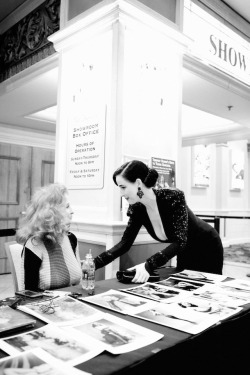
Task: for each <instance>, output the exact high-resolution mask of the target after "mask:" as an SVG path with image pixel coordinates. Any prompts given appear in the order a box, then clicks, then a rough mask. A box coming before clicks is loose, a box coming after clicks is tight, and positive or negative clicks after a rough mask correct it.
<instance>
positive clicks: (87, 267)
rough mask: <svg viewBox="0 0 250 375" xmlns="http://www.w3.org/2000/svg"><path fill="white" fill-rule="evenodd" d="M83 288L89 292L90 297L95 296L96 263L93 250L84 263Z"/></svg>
mask: <svg viewBox="0 0 250 375" xmlns="http://www.w3.org/2000/svg"><path fill="white" fill-rule="evenodd" d="M82 288H83V289H85V290H87V292H88V294H89V295H93V294H95V263H94V259H93V257H92V254H91V249H90V250H89V252H88V254H86V256H85V259H84V260H83V261H82Z"/></svg>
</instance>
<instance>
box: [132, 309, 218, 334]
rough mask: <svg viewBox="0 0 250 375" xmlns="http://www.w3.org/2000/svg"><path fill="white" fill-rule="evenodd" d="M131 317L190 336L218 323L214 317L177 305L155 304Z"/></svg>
mask: <svg viewBox="0 0 250 375" xmlns="http://www.w3.org/2000/svg"><path fill="white" fill-rule="evenodd" d="M133 316H136V317H137V318H141V319H145V320H149V321H151V322H154V323H158V324H162V325H164V326H167V327H171V328H174V329H177V330H180V331H184V332H187V333H190V334H197V333H200V332H202V331H204V330H205V329H207V328H208V327H211V326H213V325H214V324H216V323H217V322H218V321H219V319H218V317H216V316H208V315H206V316H205V315H204V314H203V313H201V312H198V311H195V310H192V311H190V310H186V309H183V308H182V307H180V306H179V305H178V303H170V304H162V303H156V304H155V305H154V306H153V307H151V308H149V309H145V310H144V311H141V312H139V313H137V314H133Z"/></svg>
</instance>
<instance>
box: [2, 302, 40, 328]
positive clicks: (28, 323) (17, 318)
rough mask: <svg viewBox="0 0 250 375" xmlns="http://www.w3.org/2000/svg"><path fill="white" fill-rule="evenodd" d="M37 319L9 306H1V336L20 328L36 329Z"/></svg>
mask: <svg viewBox="0 0 250 375" xmlns="http://www.w3.org/2000/svg"><path fill="white" fill-rule="evenodd" d="M35 323H36V319H35V318H33V317H32V316H29V315H27V314H25V313H23V312H21V311H18V310H14V309H12V308H11V307H9V306H7V305H5V306H4V305H3V306H0V334H1V333H5V332H8V331H12V330H13V329H17V328H20V327H34V325H35Z"/></svg>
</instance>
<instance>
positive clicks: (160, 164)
mask: <svg viewBox="0 0 250 375" xmlns="http://www.w3.org/2000/svg"><path fill="white" fill-rule="evenodd" d="M152 168H154V169H156V170H157V172H158V173H159V177H158V180H157V182H156V186H155V187H156V188H168V187H176V185H175V183H176V181H175V161H174V160H169V159H161V158H154V157H152Z"/></svg>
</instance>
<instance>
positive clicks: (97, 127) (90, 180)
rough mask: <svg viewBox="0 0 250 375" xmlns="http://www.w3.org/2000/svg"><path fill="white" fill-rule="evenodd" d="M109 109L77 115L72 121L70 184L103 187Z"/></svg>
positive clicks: (68, 163) (69, 131)
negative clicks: (91, 113) (92, 113)
mask: <svg viewBox="0 0 250 375" xmlns="http://www.w3.org/2000/svg"><path fill="white" fill-rule="evenodd" d="M105 128H106V110H102V111H100V113H99V114H98V113H97V114H96V115H92V116H88V117H84V116H81V115H79V114H78V115H77V114H75V115H74V116H72V119H71V120H70V121H69V124H68V150H67V151H68V152H67V187H68V188H69V189H102V188H103V183H104V182H103V181H104V155H105V132H106V129H105Z"/></svg>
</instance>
